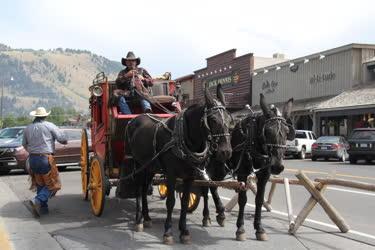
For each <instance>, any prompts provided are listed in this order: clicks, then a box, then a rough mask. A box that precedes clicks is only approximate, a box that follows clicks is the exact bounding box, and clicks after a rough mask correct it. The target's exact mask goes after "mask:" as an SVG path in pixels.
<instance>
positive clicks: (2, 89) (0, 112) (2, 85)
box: [0, 79, 5, 122]
mask: <svg viewBox="0 0 375 250" xmlns="http://www.w3.org/2000/svg"><path fill="white" fill-rule="evenodd" d="M4 82H5V80H4V79H2V81H1V103H0V105H1V108H0V116H1V122H2V121H3V99H4Z"/></svg>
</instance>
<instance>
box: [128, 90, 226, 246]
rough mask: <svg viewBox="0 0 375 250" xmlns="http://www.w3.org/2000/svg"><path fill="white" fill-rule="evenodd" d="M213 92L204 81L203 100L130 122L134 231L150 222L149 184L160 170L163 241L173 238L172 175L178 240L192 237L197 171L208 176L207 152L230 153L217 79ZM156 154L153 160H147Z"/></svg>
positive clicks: (186, 241)
mask: <svg viewBox="0 0 375 250" xmlns="http://www.w3.org/2000/svg"><path fill="white" fill-rule="evenodd" d="M216 92H217V98H214V97H213V95H212V94H211V92H210V91H209V90H208V88H207V86H206V88H205V90H204V96H205V103H204V104H194V105H192V106H190V107H188V108H187V109H185V110H183V111H182V112H181V113H179V114H178V115H177V116H173V117H171V118H169V119H167V120H166V121H162V120H159V119H157V118H156V117H154V116H152V115H150V114H143V115H140V116H138V117H136V118H134V119H132V120H131V121H130V122H129V123H128V125H127V128H126V138H127V141H126V145H127V149H126V150H127V152H126V153H127V154H130V155H132V157H133V160H134V161H135V163H136V164H135V165H136V170H135V171H136V172H137V175H136V178H135V179H136V180H135V186H136V187H137V190H136V192H137V194H136V219H135V223H136V231H142V230H143V224H144V226H145V227H148V226H150V225H151V218H150V216H149V214H148V205H147V189H148V186H149V184H150V183H151V181H152V178H153V176H154V175H155V173H160V172H162V173H163V174H164V176H165V177H166V181H167V183H166V184H167V189H168V192H167V201H166V207H167V218H166V220H165V224H164V229H165V232H164V235H163V241H164V243H165V244H173V235H172V212H173V208H174V205H175V196H174V193H175V185H176V178H181V179H182V182H183V183H182V189H183V195H182V199H181V213H180V220H179V230H180V241H181V243H183V244H189V243H190V242H191V236H190V232H189V230H188V228H187V226H186V213H187V207H188V199H189V195H190V190H191V186H192V182H193V180H194V179H195V178H197V176H199V177H200V178H206V174H205V167H206V165H207V164H208V160H209V159H210V157H211V155H214V156H215V158H216V159H218V161H220V162H225V161H226V160H228V159H229V158H230V157H231V155H232V148H231V142H230V133H229V124H230V122H231V121H232V120H231V115H230V113H229V112H228V111H227V110H226V108H225V98H224V93H223V90H222V87H221V85H218V86H217V89H216ZM150 159H151V160H150ZM154 159H156V160H155V162H156V164H151V163H150V162H152V161H153V160H154ZM151 165H152V166H151ZM141 201H142V203H141Z"/></svg>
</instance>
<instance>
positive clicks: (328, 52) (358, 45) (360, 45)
mask: <svg viewBox="0 0 375 250" xmlns="http://www.w3.org/2000/svg"><path fill="white" fill-rule="evenodd" d="M350 49H374V50H375V44H365V43H350V44H346V45H343V46H340V47H336V48H333V49H329V50H324V51H320V52H316V53H314V54H310V55H306V56H302V57H298V58H295V59H291V60H287V61H285V62H281V63H277V64H273V65H269V66H272V67H276V66H280V67H282V66H285V65H288V64H289V63H291V62H293V63H296V62H303V61H304V60H305V58H307V59H312V58H319V56H320V55H321V54H323V55H325V56H327V55H332V54H337V53H339V52H342V51H346V50H350ZM269 66H268V67H269ZM261 70H263V68H261V69H260V68H258V69H255V70H254V71H257V72H259V71H261Z"/></svg>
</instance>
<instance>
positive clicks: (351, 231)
mask: <svg viewBox="0 0 375 250" xmlns="http://www.w3.org/2000/svg"><path fill="white" fill-rule="evenodd" d="M220 198H221V199H223V200H227V201H230V200H231V198H228V197H225V196H220ZM246 206H249V207H252V208H255V205H253V204H250V203H246ZM262 210H263V211H267V210H266V209H265V208H262ZM271 213H274V214H278V215H281V216H284V217H288V214H287V213H285V212H281V211H278V210H274V209H272V211H271ZM294 218H296V216H294ZM305 221H308V222H310V223H313V224H317V225H321V226H325V227H329V228H333V229H338V228H337V226H335V225H333V224H329V223H325V222H321V221H317V220H312V219H306V220H305ZM349 233H351V234H354V235H358V236H362V237H365V238H369V239H372V240H375V236H374V235H371V234H367V233H363V232H359V231H356V230H351V229H350V230H349Z"/></svg>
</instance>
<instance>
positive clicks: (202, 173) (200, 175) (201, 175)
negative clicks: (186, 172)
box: [194, 168, 210, 181]
mask: <svg viewBox="0 0 375 250" xmlns="http://www.w3.org/2000/svg"><path fill="white" fill-rule="evenodd" d="M194 176H195V178H194V179H197V180H204V181H209V180H210V177H209V176H208V174H207V172H206V169H203V170H201V169H198V168H196V169H195V171H194Z"/></svg>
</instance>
